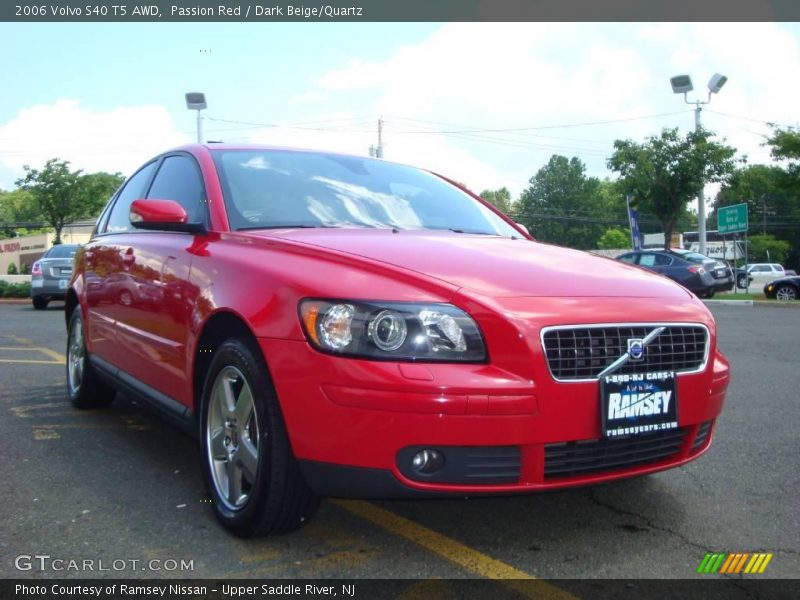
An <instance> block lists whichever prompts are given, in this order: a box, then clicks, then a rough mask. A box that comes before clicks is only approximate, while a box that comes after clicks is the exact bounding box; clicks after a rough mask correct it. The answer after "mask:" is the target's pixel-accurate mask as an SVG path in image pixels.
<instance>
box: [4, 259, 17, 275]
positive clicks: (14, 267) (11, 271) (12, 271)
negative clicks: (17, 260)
mask: <svg viewBox="0 0 800 600" xmlns="http://www.w3.org/2000/svg"><path fill="white" fill-rule="evenodd" d="M6 273H7V274H8V275H16V274H17V265H15V264H14V263H13V262H12V263H8V268H7V269H6Z"/></svg>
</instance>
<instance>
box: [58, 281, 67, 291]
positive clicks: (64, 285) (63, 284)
mask: <svg viewBox="0 0 800 600" xmlns="http://www.w3.org/2000/svg"><path fill="white" fill-rule="evenodd" d="M68 283H69V280H68V279H59V280H58V289H60V290H65V289H67V284H68Z"/></svg>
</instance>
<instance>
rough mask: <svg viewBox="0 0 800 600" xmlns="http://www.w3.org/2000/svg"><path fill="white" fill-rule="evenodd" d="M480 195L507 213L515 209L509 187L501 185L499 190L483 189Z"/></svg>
mask: <svg viewBox="0 0 800 600" xmlns="http://www.w3.org/2000/svg"><path fill="white" fill-rule="evenodd" d="M480 196H481V198H483V199H484V200H486V201H487V202H489V203H490V204H493V205H494V206H495V208H497V209H499V210H501V211H502V212H503V213H505V214H510V213H511V212H512V211H513V210H514V208H513V204H514V203H513V201H512V200H511V192H510V191H508V188H507V187H501V188H500V189H499V190H483V191H482V192H481V193H480Z"/></svg>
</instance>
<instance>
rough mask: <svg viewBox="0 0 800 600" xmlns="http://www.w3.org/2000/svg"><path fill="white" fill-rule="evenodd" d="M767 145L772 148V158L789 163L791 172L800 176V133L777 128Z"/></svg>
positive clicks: (791, 129)
mask: <svg viewBox="0 0 800 600" xmlns="http://www.w3.org/2000/svg"><path fill="white" fill-rule="evenodd" d="M767 145H768V146H771V150H770V152H771V154H772V158H774V159H775V160H786V161H788V163H789V171H791V172H793V173H794V174H795V175H800V131H798V130H797V129H796V128H782V127H775V128H774V129H773V130H772V135H771V136H770V137H769V138H768V139H767Z"/></svg>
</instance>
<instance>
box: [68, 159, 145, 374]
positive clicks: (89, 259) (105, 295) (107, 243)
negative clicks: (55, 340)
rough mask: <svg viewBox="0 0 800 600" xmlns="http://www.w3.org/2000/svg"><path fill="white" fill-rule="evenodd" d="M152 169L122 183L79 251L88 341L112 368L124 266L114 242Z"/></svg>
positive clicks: (116, 360)
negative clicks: (81, 254)
mask: <svg viewBox="0 0 800 600" xmlns="http://www.w3.org/2000/svg"><path fill="white" fill-rule="evenodd" d="M155 169H156V162H155V161H153V162H150V163H148V164H146V165H145V166H143V167H142V168H141V169H139V170H138V171H137V172H136V173H135V174H134V175H132V176H131V177H130V178H129V179H128V181H126V182H125V184H124V185H123V187H122V188H120V190H119V191H118V192H117V194H116V196H115V197H114V198H113V199H112V200H111V202H110V203H109V208H108V209H107V210H106V211H105V213H104V214H103V216H102V217H101V219H100V221H99V223H98V226H97V230H96V232H95V234H94V236H93V237H92V239H91V240H90V241H89V243H88V244H86V245H85V246H84V247H83V249H82V253H83V258H82V260H81V264H82V265H83V266H82V268H83V271H84V272H83V277H84V290H85V297H86V336H87V341H88V344H89V348H90V351H91V353H92V355H94V356H95V357H97V358H100V359H102V360H104V361H106V362H108V363H110V364H111V365H114V366H119V362H120V358H121V356H122V354H123V353H122V352H120V351H119V347H118V345H117V343H118V340H117V333H116V328H115V324H116V321H117V319H118V317H119V315H118V302H119V299H120V290H119V286H118V284H117V282H118V281H119V279H120V274H121V273H122V272H123V263H122V261H121V257H120V256H119V253H118V251H117V246H116V243H115V240H116V237H117V235H119V234H120V232H124V231H127V230H128V229H129V228H130V220H129V216H128V215H129V213H130V206H131V202H133V201H134V200H135V199H137V198H141V197H142V196H143V195H144V194H145V192H146V191H147V188H148V186H149V184H150V180H151V179H152V177H153V174H154V173H155Z"/></svg>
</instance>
